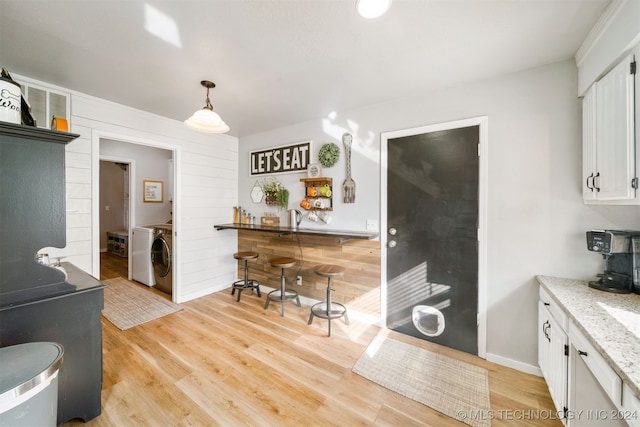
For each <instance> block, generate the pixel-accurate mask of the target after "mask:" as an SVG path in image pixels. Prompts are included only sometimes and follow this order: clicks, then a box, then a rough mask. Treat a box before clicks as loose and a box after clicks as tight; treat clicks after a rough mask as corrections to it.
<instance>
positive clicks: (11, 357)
mask: <svg viewBox="0 0 640 427" xmlns="http://www.w3.org/2000/svg"><path fill="white" fill-rule="evenodd" d="M63 354H64V350H63V348H62V346H61V345H60V344H56V343H52V342H32V343H26V344H17V345H12V346H9V347H3V348H0V365H1V366H2V369H0V413H4V412H5V411H8V410H9V409H11V408H13V407H14V406H16V404H17V403H19V402H20V401H22V400H24V398H28V396H31V395H32V394H34V393H36V392H37V391H36V390H35V389H40V388H44V387H46V386H47V385H49V384H50V383H51V381H52V380H53V379H54V378H55V377H56V376H57V375H58V370H59V369H60V365H62V356H63Z"/></svg>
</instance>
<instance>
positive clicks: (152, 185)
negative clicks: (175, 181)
mask: <svg viewBox="0 0 640 427" xmlns="http://www.w3.org/2000/svg"><path fill="white" fill-rule="evenodd" d="M142 194H144V196H143V197H144V199H143V201H144V202H155V203H162V202H163V195H164V182H162V181H152V180H150V179H145V180H144V188H143V189H142Z"/></svg>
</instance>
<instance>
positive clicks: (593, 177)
mask: <svg viewBox="0 0 640 427" xmlns="http://www.w3.org/2000/svg"><path fill="white" fill-rule="evenodd" d="M596 85H597V83H595V84H594V85H593V86H591V87H590V88H589V90H588V91H587V93H586V94H585V96H584V98H583V99H582V197H583V199H584V200H585V201H589V200H597V199H598V188H597V187H595V185H594V184H597V182H596V181H597V180H598V178H599V176H598V171H597V167H596V89H595V88H596Z"/></svg>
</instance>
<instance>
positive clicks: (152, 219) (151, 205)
mask: <svg viewBox="0 0 640 427" xmlns="http://www.w3.org/2000/svg"><path fill="white" fill-rule="evenodd" d="M172 154H173V153H172V152H171V151H169V150H163V149H159V148H153V147H147V146H144V145H138V144H131V143H127V142H122V141H113V140H110V139H103V140H101V141H100V156H107V157H115V158H126V159H130V160H131V161H132V162H133V167H134V168H135V170H134V171H132V172H133V176H134V177H135V182H134V183H133V186H134V187H135V189H136V190H137V191H136V192H135V193H136V197H135V199H134V200H131V201H130V202H131V204H132V206H133V207H134V212H135V218H133V220H132V221H131V227H136V226H139V225H148V224H162V223H165V222H167V221H169V220H170V219H171V203H170V201H169V194H170V193H169V188H168V185H170V183H171V179H170V178H169V159H171V156H172ZM144 180H153V181H162V182H163V183H164V195H163V196H164V197H163V202H162V203H157V202H144V200H143V181H144ZM100 210H101V212H104V206H100Z"/></svg>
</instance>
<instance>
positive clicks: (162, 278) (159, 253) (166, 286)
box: [151, 224, 173, 295]
mask: <svg viewBox="0 0 640 427" xmlns="http://www.w3.org/2000/svg"><path fill="white" fill-rule="evenodd" d="M172 233H173V226H172V225H171V224H159V225H155V226H154V239H153V243H152V244H151V264H152V265H153V273H154V277H155V281H156V289H158V290H161V291H163V292H166V293H168V294H169V295H171V291H172V288H173V277H172V276H173V263H172V255H173V239H172Z"/></svg>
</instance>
